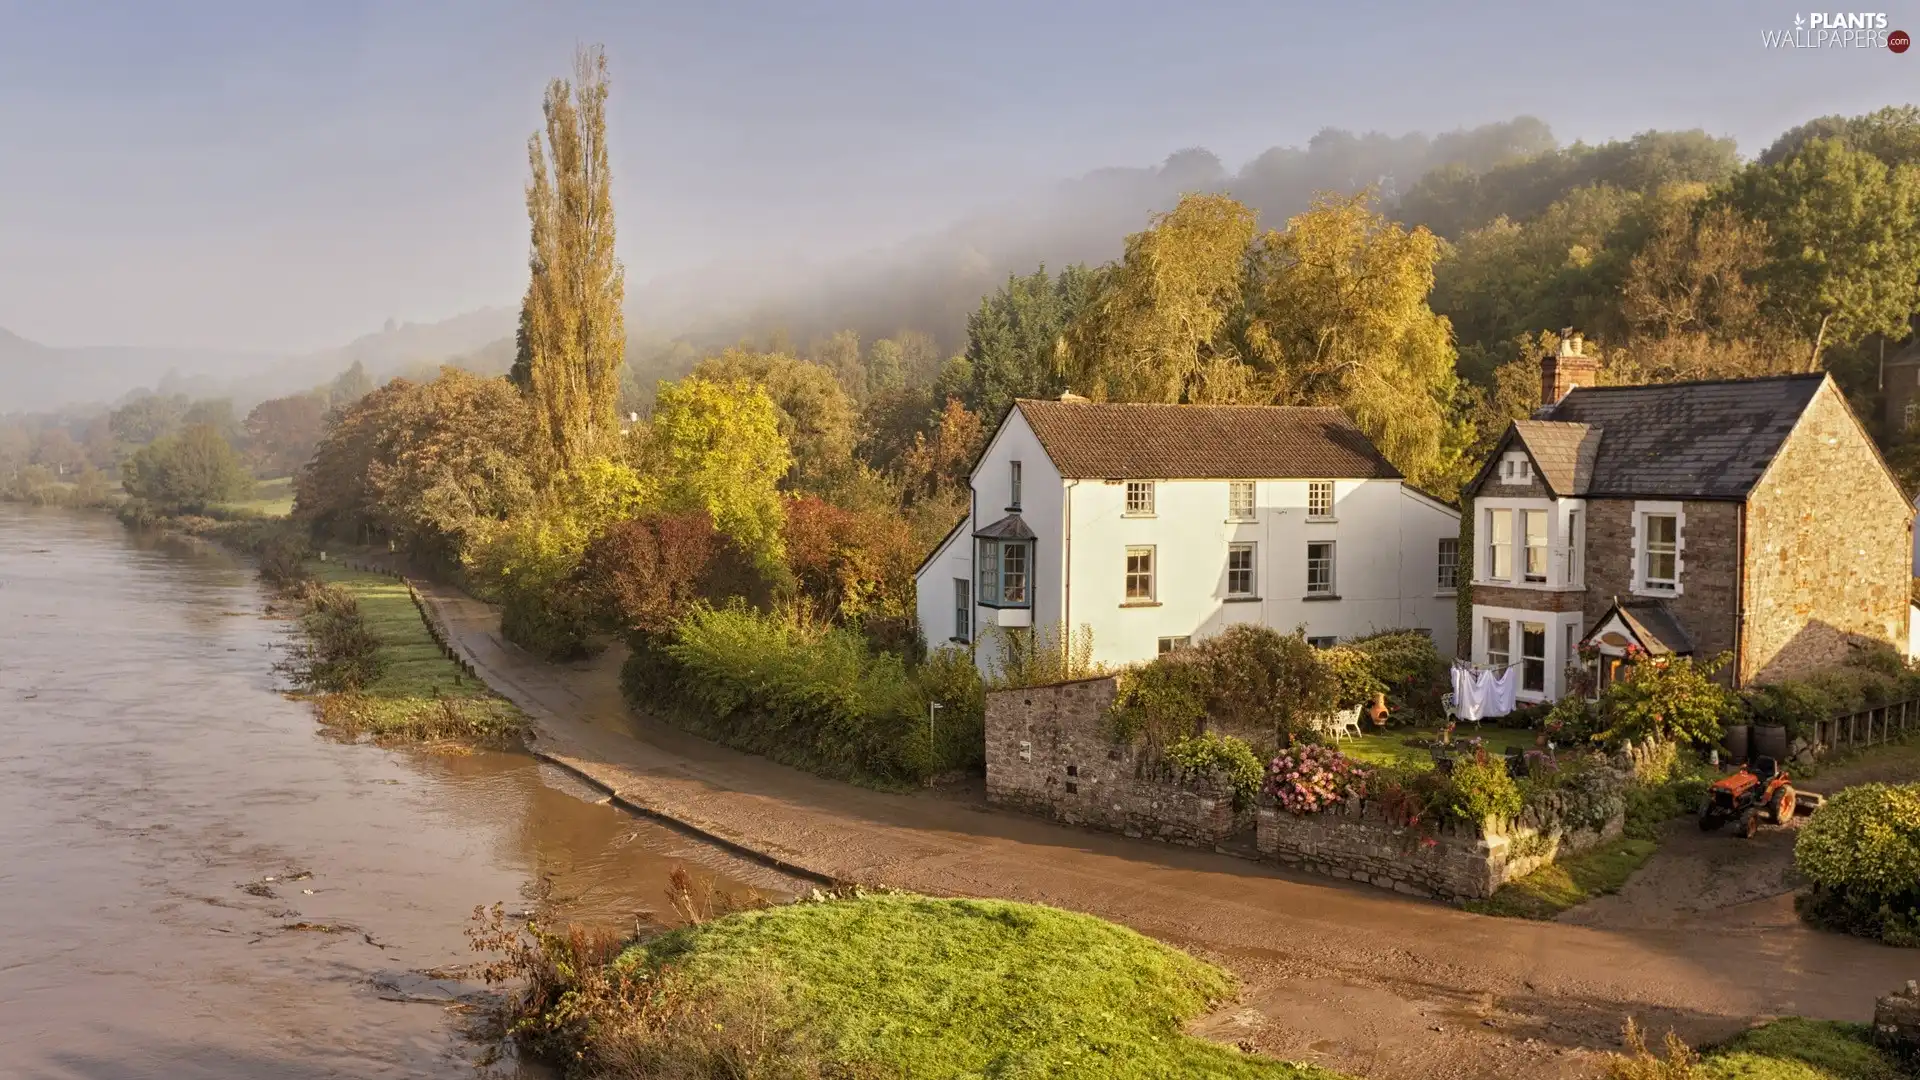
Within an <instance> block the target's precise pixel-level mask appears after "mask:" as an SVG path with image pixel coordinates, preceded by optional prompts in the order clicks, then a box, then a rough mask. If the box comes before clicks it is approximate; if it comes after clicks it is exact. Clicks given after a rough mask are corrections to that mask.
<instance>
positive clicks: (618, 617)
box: [578, 510, 774, 636]
mask: <svg viewBox="0 0 1920 1080" xmlns="http://www.w3.org/2000/svg"><path fill="white" fill-rule="evenodd" d="M578 580H579V582H580V585H581V587H582V589H583V591H584V592H585V593H586V595H588V596H590V597H592V599H593V607H594V614H595V617H596V618H597V619H598V620H599V621H601V622H602V623H603V624H604V625H606V626H607V627H608V628H610V629H614V630H618V631H620V632H623V633H628V634H634V633H638V634H643V635H652V636H659V635H662V634H665V633H667V632H668V631H670V630H671V629H672V627H673V624H674V623H675V622H676V621H677V620H679V619H680V618H681V617H683V616H685V615H686V614H687V612H688V611H690V610H691V609H692V608H693V606H694V605H695V604H696V603H699V602H701V601H705V602H707V603H709V604H716V605H718V604H724V603H726V601H727V600H729V599H731V598H734V597H742V598H745V599H746V600H747V601H748V603H750V604H752V605H753V606H755V607H767V606H769V605H770V604H771V602H772V596H773V590H774V583H773V582H771V581H769V580H767V578H766V576H765V574H764V573H763V572H762V571H761V569H760V567H759V566H758V565H757V564H756V563H755V561H754V559H753V557H752V556H751V555H750V554H749V553H747V552H746V551H743V550H742V549H741V548H740V547H739V546H738V545H737V544H734V543H733V542H732V541H731V540H729V539H728V538H727V537H725V536H723V535H721V533H720V532H719V531H718V530H716V529H715V528H714V527H713V519H712V518H711V517H709V516H707V513H706V511H704V510H695V511H690V512H687V513H682V514H665V513H646V514H641V515H640V516H638V517H636V518H633V519H631V520H628V521H622V522H619V523H618V524H616V525H613V526H612V527H610V528H609V529H607V531H606V532H604V533H601V534H600V535H599V536H597V537H595V538H594V540H593V541H592V542H591V543H590V544H588V545H587V549H586V552H585V554H584V555H583V556H582V558H581V563H580V570H579V576H578Z"/></svg>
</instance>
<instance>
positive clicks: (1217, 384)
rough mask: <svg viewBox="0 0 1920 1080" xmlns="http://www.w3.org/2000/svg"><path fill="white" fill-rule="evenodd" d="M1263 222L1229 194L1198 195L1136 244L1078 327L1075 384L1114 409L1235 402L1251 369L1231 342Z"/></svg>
mask: <svg viewBox="0 0 1920 1080" xmlns="http://www.w3.org/2000/svg"><path fill="white" fill-rule="evenodd" d="M1253 235H1254V214H1253V211H1252V210H1250V209H1248V208H1247V207H1246V206H1244V205H1242V204H1240V203H1238V202H1235V201H1234V200H1233V199H1231V198H1228V197H1227V196H1225V195H1189V196H1187V197H1186V198H1184V199H1181V200H1180V205H1179V206H1177V207H1175V208H1174V209H1173V211H1172V212H1170V213H1166V214H1162V215H1160V216H1159V217H1157V218H1155V219H1154V222H1153V224H1152V226H1151V227H1150V228H1148V229H1147V230H1146V231H1145V232H1138V233H1135V234H1133V235H1132V236H1129V237H1127V246H1126V253H1125V254H1124V255H1122V256H1121V258H1120V262H1119V263H1117V264H1115V265H1113V266H1109V267H1107V268H1106V269H1105V270H1104V272H1103V275H1104V280H1103V281H1102V282H1101V284H1100V287H1099V288H1098V290H1097V291H1096V292H1095V293H1094V295H1093V298H1092V299H1091V300H1089V301H1088V302H1087V304H1086V306H1085V307H1084V308H1082V309H1081V311H1080V312H1079V314H1078V316H1077V317H1076V318H1075V319H1074V321H1073V324H1072V325H1071V326H1070V327H1068V329H1067V333H1066V336H1065V339H1064V341H1063V342H1062V346H1061V359H1062V361H1063V363H1062V368H1063V370H1064V372H1065V374H1066V375H1067V380H1068V382H1069V384H1070V385H1072V386H1073V387H1074V388H1076V389H1082V390H1084V391H1085V392H1086V393H1088V394H1089V395H1090V396H1092V397H1094V398H1096V399H1101V400H1114V401H1157V402H1167V403H1175V402H1181V401H1233V400H1239V399H1243V398H1246V397H1248V396H1249V394H1250V389H1249V387H1248V385H1247V382H1246V377H1247V375H1248V371H1247V369H1246V368H1245V366H1244V365H1243V364H1241V363H1240V361H1239V357H1238V356H1237V355H1236V354H1235V353H1234V351H1233V350H1232V349H1231V348H1230V347H1229V346H1228V345H1227V344H1226V337H1227V335H1226V334H1225V330H1226V329H1227V326H1228V320H1229V319H1230V318H1231V317H1232V315H1233V313H1234V312H1235V311H1236V310H1238V308H1239V306H1240V300H1241V291H1242V283H1243V279H1244V276H1245V267H1246V260H1247V246H1248V244H1249V243H1250V242H1252V240H1253Z"/></svg>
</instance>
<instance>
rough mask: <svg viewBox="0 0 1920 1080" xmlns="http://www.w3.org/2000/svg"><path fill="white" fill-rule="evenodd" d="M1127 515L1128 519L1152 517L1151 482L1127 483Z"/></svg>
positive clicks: (1134, 481)
mask: <svg viewBox="0 0 1920 1080" xmlns="http://www.w3.org/2000/svg"><path fill="white" fill-rule="evenodd" d="M1127 515H1128V516H1129V517H1152V516H1153V481H1151V480H1129V481H1127Z"/></svg>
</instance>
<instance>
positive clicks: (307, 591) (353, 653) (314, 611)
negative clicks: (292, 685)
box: [281, 583, 381, 693]
mask: <svg viewBox="0 0 1920 1080" xmlns="http://www.w3.org/2000/svg"><path fill="white" fill-rule="evenodd" d="M300 600H301V603H302V604H303V605H304V606H305V608H306V611H305V613H304V614H303V615H301V616H300V630H301V636H302V639H303V640H300V641H296V642H293V643H292V644H290V646H289V653H290V655H289V659H288V661H287V662H286V663H285V664H283V665H281V670H283V671H284V672H285V673H287V674H288V675H290V676H291V677H292V678H293V679H294V681H296V682H298V683H299V684H300V685H302V686H305V687H307V688H309V689H313V690H324V691H329V692H334V693H339V692H343V691H351V690H359V689H361V688H362V687H365V686H366V685H367V684H369V683H371V682H373V681H374V680H375V679H378V678H379V677H380V668H381V661H380V640H379V639H378V638H376V637H374V635H373V631H372V630H370V629H368V627H367V621H366V619H365V618H364V617H362V616H361V614H360V601H359V600H358V599H356V598H355V597H354V595H353V593H352V591H350V590H348V589H344V588H342V587H340V586H338V585H319V584H315V583H308V584H307V586H306V587H305V588H304V589H303V590H302V592H301V594H300Z"/></svg>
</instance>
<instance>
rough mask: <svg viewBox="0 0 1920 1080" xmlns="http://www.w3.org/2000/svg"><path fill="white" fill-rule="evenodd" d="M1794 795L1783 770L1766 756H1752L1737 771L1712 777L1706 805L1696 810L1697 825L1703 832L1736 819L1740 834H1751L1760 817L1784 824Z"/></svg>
mask: <svg viewBox="0 0 1920 1080" xmlns="http://www.w3.org/2000/svg"><path fill="white" fill-rule="evenodd" d="M1796 798H1797V796H1796V795H1795V793H1794V790H1793V785H1792V784H1790V783H1788V782H1787V774H1786V773H1784V772H1781V771H1780V765H1779V763H1778V762H1776V761H1774V760H1773V759H1772V758H1770V757H1763V758H1755V759H1753V763H1752V764H1750V765H1744V766H1741V768H1740V771H1738V772H1736V773H1733V774H1732V775H1730V776H1725V777H1722V778H1721V779H1719V780H1716V781H1714V784H1713V787H1711V788H1709V789H1707V805H1706V806H1705V807H1703V808H1702V809H1701V811H1700V828H1701V830H1702V831H1705V832H1712V831H1713V830H1715V829H1717V828H1719V827H1721V826H1722V825H1725V824H1726V823H1727V822H1729V821H1738V822H1739V823H1740V835H1741V836H1743V837H1748V838H1751V837H1752V836H1753V834H1754V833H1756V832H1759V831H1760V824H1761V820H1762V819H1763V818H1764V819H1765V820H1766V821H1767V822H1769V823H1771V824H1774V825H1785V824H1786V823H1787V822H1788V821H1791V820H1792V819H1793V811H1794V803H1795V800H1796Z"/></svg>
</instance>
